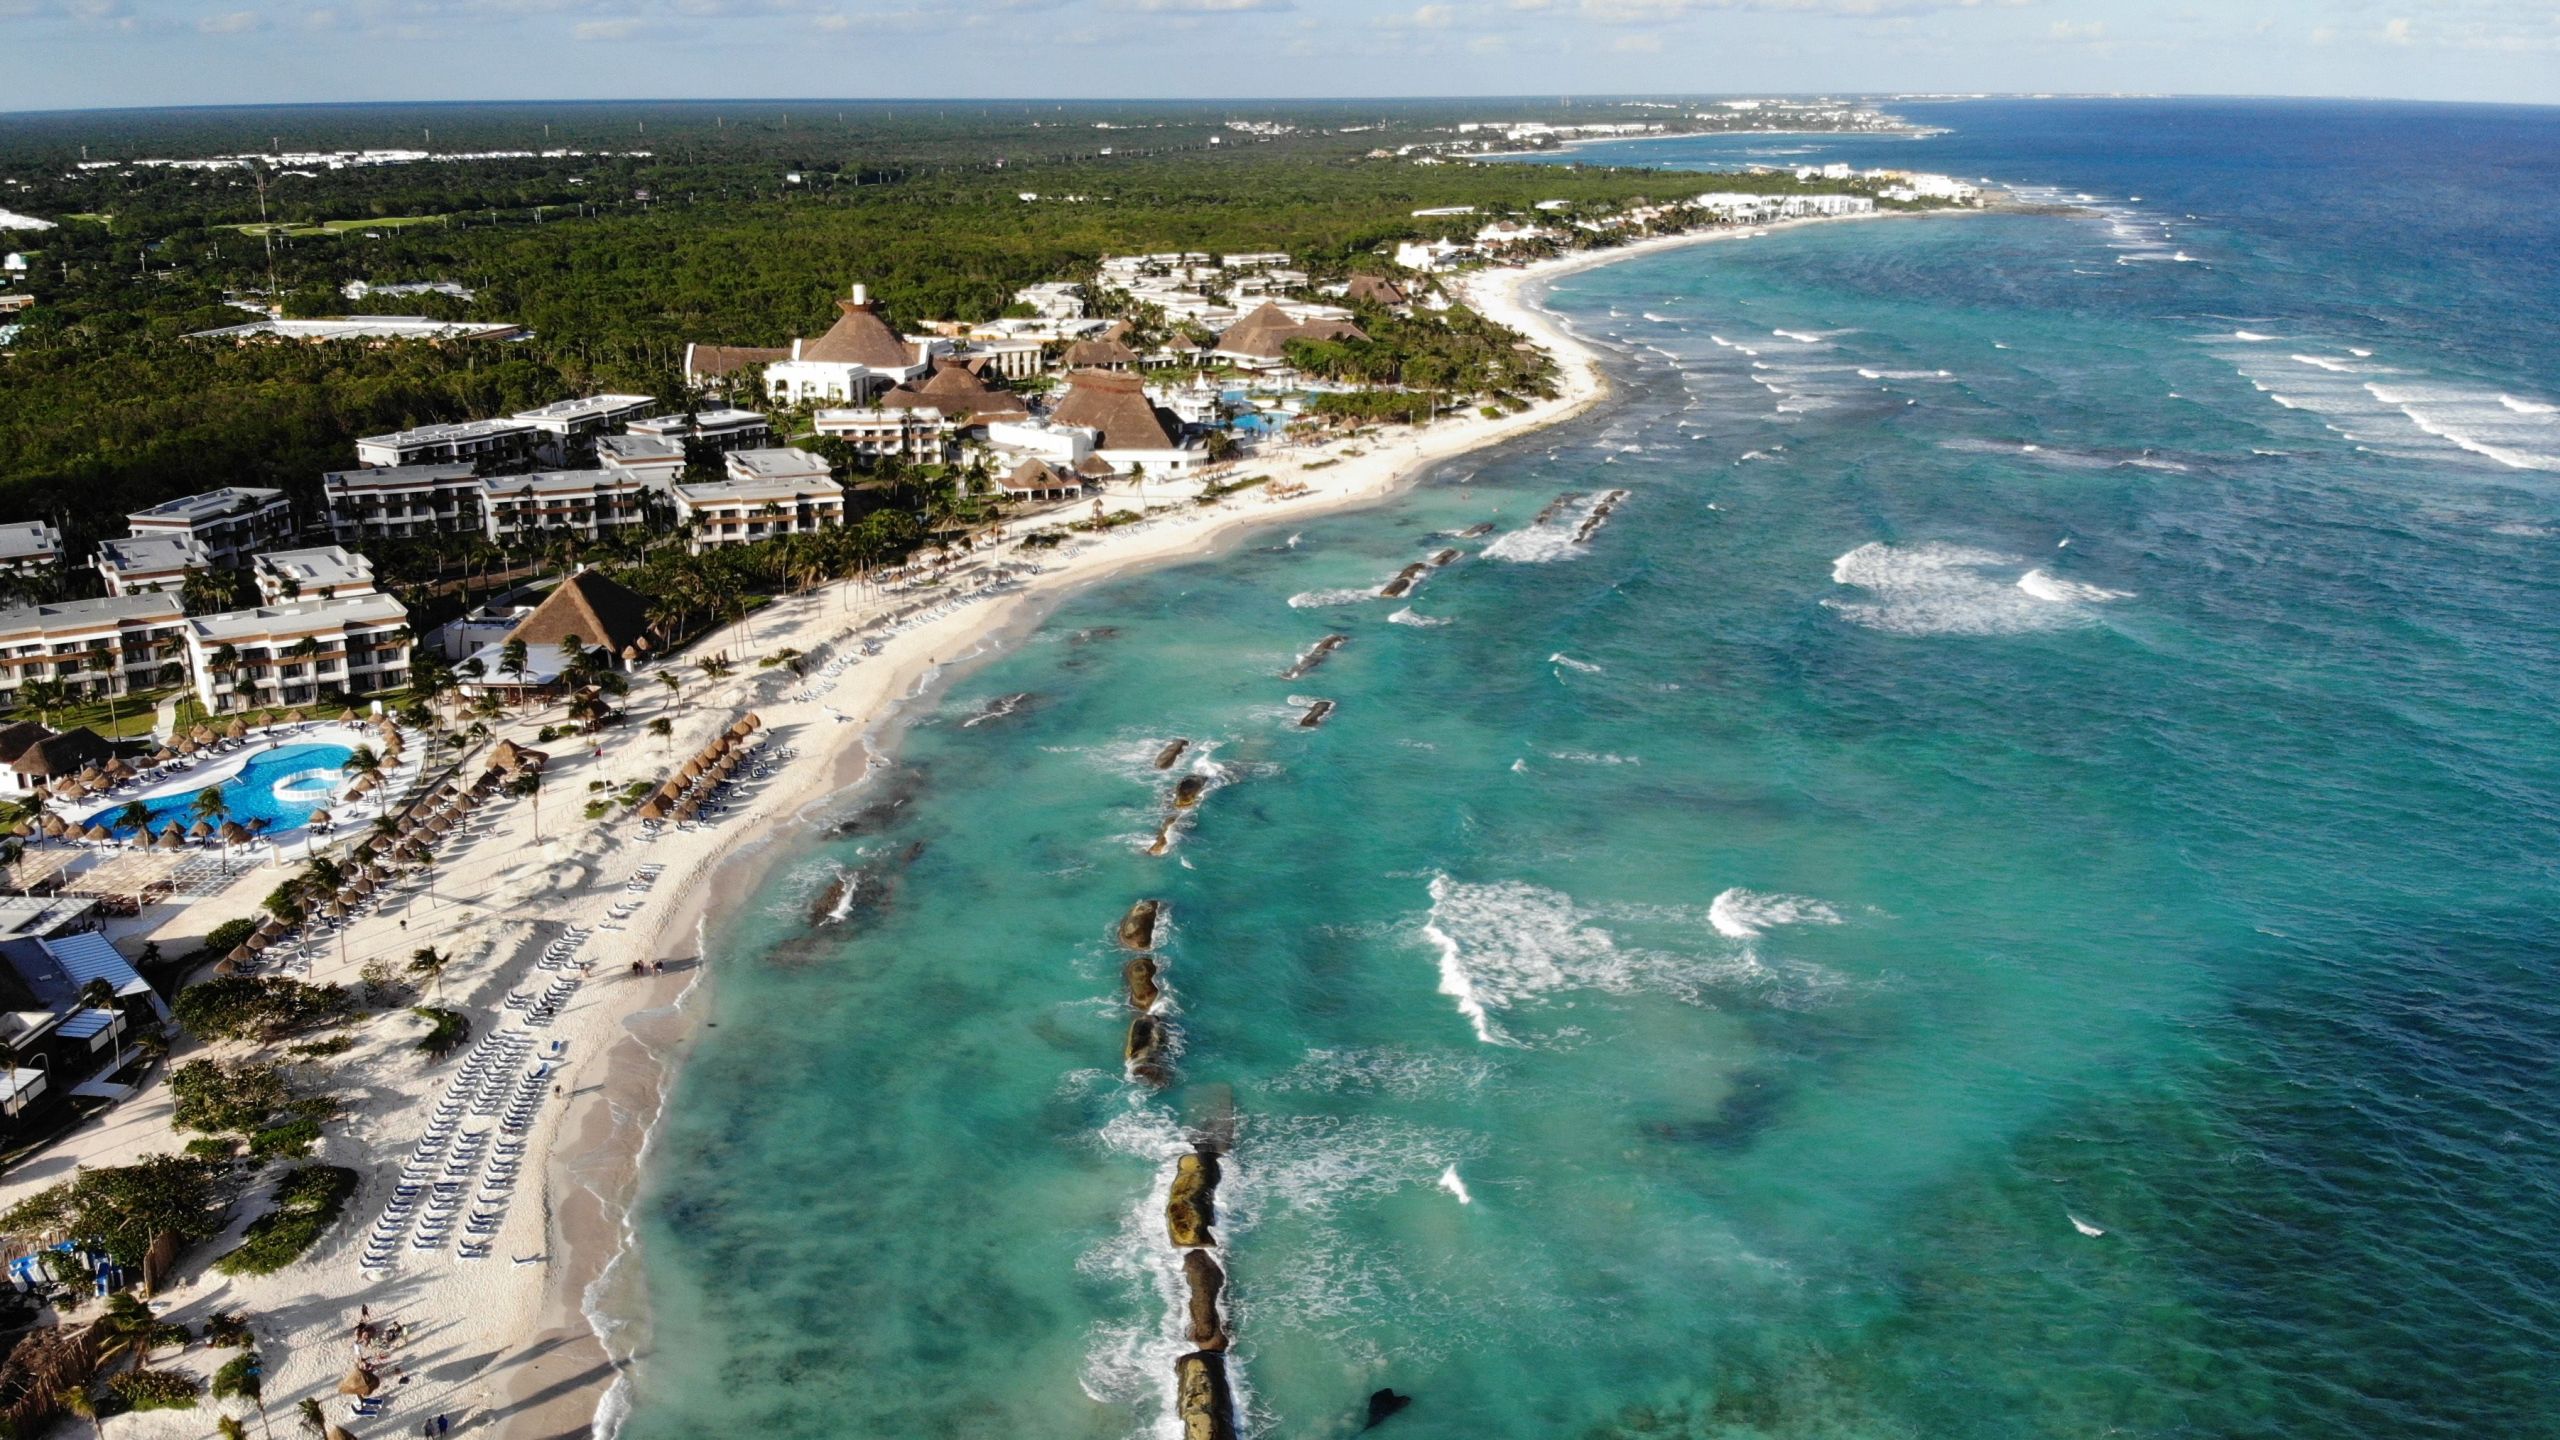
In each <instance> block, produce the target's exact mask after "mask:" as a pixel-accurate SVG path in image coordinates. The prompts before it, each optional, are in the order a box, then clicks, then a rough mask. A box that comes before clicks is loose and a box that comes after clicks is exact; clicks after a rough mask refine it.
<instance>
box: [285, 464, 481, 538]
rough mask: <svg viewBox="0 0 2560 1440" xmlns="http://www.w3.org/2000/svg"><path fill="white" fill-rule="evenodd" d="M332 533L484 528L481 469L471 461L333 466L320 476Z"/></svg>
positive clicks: (382, 534)
mask: <svg viewBox="0 0 2560 1440" xmlns="http://www.w3.org/2000/svg"><path fill="white" fill-rule="evenodd" d="M320 493H321V496H322V498H323V501H324V502H325V503H326V504H327V506H328V511H329V514H328V520H329V534H330V536H331V537H332V538H334V539H336V540H338V541H340V542H341V543H343V542H345V541H349V540H407V539H411V538H414V537H416V536H420V535H448V534H453V533H456V532H459V531H464V530H477V529H479V528H480V475H479V471H478V469H477V467H475V466H474V465H473V464H472V463H471V462H470V461H467V460H463V461H446V462H443V463H440V464H431V465H392V466H384V467H379V468H372V469H363V470H333V471H331V472H330V473H328V474H326V475H323V476H321V477H320Z"/></svg>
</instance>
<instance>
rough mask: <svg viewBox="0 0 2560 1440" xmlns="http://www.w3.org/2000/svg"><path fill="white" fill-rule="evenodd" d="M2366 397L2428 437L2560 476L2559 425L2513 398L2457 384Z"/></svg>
mask: <svg viewBox="0 0 2560 1440" xmlns="http://www.w3.org/2000/svg"><path fill="white" fill-rule="evenodd" d="M2364 388H2365V391H2366V393H2368V394H2370V395H2372V396H2373V398H2374V399H2376V400H2379V401H2381V402H2382V403H2383V404H2385V405H2388V406H2391V407H2392V408H2394V409H2396V410H2398V411H2399V412H2400V413H2401V414H2402V415H2404V416H2407V417H2408V420H2409V423H2410V424H2412V425H2415V426H2417V427H2418V428H2419V429H2420V430H2423V431H2425V432H2426V433H2427V434H2429V435H2432V436H2434V437H2436V438H2437V439H2439V440H2443V441H2445V442H2447V443H2449V444H2452V445H2456V446H2459V447H2460V448H2462V449H2464V450H2467V451H2470V452H2471V453H2472V454H2474V455H2479V456H2483V457H2485V458H2487V459H2490V460H2494V461H2496V462H2498V463H2499V464H2501V465H2504V466H2506V467H2508V468H2509V469H2513V470H2543V471H2560V424H2555V423H2554V422H2553V412H2552V411H2551V410H2549V409H2546V411H2545V412H2543V413H2539V414H2537V413H2535V412H2533V411H2531V410H2526V409H2520V408H2518V407H2517V406H2516V405H2514V404H2513V403H2511V399H2512V397H2510V396H2507V395H2503V394H2499V393H2497V392H2494V391H2487V392H2484V391H2477V390H2471V389H2468V388H2465V387H2463V386H2458V385H2388V386H2386V385H2380V384H2368V385H2366V386H2365V387H2364Z"/></svg>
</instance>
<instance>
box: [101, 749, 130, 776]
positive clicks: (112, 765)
mask: <svg viewBox="0 0 2560 1440" xmlns="http://www.w3.org/2000/svg"><path fill="white" fill-rule="evenodd" d="M107 773H108V774H109V775H112V776H114V777H115V778H116V779H118V780H122V779H124V778H125V777H127V776H129V775H131V774H132V773H133V767H132V766H130V765H127V764H126V763H124V757H123V756H121V755H118V756H117V757H115V758H114V759H112V760H109V761H108V762H107Z"/></svg>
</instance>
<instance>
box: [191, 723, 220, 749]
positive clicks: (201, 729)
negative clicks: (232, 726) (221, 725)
mask: <svg viewBox="0 0 2560 1440" xmlns="http://www.w3.org/2000/svg"><path fill="white" fill-rule="evenodd" d="M187 733H188V734H189V735H192V736H194V737H195V742H196V743H197V744H199V745H210V744H212V743H213V742H214V741H216V740H219V739H221V738H222V737H221V736H219V735H216V734H215V733H214V732H213V727H212V726H210V725H198V726H197V727H196V728H195V729H193V730H190V731H188V732H187Z"/></svg>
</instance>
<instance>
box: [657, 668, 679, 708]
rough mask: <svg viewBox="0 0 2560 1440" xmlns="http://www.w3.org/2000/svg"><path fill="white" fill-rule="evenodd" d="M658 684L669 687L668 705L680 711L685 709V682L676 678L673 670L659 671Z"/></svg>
mask: <svg viewBox="0 0 2560 1440" xmlns="http://www.w3.org/2000/svg"><path fill="white" fill-rule="evenodd" d="M658 683H659V684H661V685H664V686H665V687H667V703H668V704H670V705H673V706H675V707H676V708H677V709H679V710H681V709H683V708H684V682H683V681H682V680H679V679H677V678H676V672H674V671H673V670H661V671H659V672H658Z"/></svg>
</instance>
